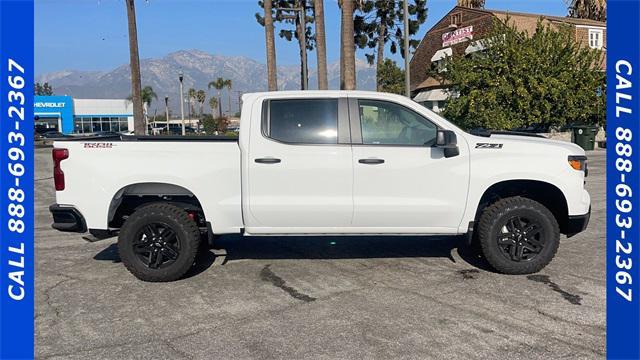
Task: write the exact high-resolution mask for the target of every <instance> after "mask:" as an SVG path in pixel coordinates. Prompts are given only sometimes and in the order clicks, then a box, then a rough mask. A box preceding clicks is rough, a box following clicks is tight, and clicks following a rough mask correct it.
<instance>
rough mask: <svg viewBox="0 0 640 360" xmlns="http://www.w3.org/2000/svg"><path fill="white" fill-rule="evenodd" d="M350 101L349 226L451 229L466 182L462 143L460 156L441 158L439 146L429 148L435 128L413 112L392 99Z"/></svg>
mask: <svg viewBox="0 0 640 360" xmlns="http://www.w3.org/2000/svg"><path fill="white" fill-rule="evenodd" d="M349 102H350V113H351V122H352V125H351V126H352V135H351V136H352V138H353V143H354V144H353V166H354V185H353V189H354V190H353V191H354V194H353V198H354V218H353V226H354V227H363V228H389V229H385V230H384V231H383V230H382V229H380V231H381V232H396V231H397V232H398V233H455V232H456V231H457V228H458V226H459V224H460V221H461V219H462V216H463V213H464V209H465V204H466V199H467V191H468V187H469V184H468V182H469V155H468V154H469V151H468V148H467V146H466V144H462V143H461V142H460V141H459V147H460V155H458V156H455V157H450V158H445V157H444V150H443V149H439V148H436V147H433V145H434V144H435V140H436V132H437V130H438V127H437V126H436V124H434V123H433V122H431V121H430V120H429V119H427V118H426V117H424V116H423V115H421V114H419V113H418V112H416V111H413V110H412V109H410V108H408V107H405V106H404V105H401V104H398V103H394V102H391V101H384V100H373V99H372V100H369V99H355V98H350V99H349ZM459 140H460V139H459ZM394 229H395V230H394ZM371 231H372V229H369V230H367V232H371Z"/></svg>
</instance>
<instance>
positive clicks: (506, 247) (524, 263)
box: [478, 196, 560, 274]
mask: <svg viewBox="0 0 640 360" xmlns="http://www.w3.org/2000/svg"><path fill="white" fill-rule="evenodd" d="M478 239H479V241H480V246H481V248H482V253H483V255H484V257H485V258H486V259H487V261H488V262H489V264H490V265H491V266H492V267H493V268H495V269H496V270H497V271H499V272H501V273H505V274H531V273H535V272H538V271H540V270H542V268H544V267H545V266H547V264H549V263H550V262H551V260H552V259H553V257H554V256H555V254H556V251H557V250H558V245H559V243H560V229H559V226H558V222H557V221H556V219H555V217H554V216H553V214H552V213H551V211H549V209H547V208H546V207H544V206H543V205H542V204H540V203H538V202H536V201H534V200H531V199H527V198H523V197H519V196H515V197H510V198H505V199H502V200H499V201H497V202H495V203H494V204H492V205H490V206H489V207H487V208H486V209H485V210H484V212H483V213H482V215H481V217H480V223H479V226H478Z"/></svg>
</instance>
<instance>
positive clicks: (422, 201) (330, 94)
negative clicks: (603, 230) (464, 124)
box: [51, 91, 590, 281]
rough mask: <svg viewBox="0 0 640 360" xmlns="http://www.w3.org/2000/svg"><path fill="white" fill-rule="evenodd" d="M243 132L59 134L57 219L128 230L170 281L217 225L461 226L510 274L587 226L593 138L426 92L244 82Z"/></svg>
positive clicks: (298, 229)
mask: <svg viewBox="0 0 640 360" xmlns="http://www.w3.org/2000/svg"><path fill="white" fill-rule="evenodd" d="M242 104H243V108H242V117H241V122H240V128H241V131H240V136H239V138H225V137H203V136H198V137H186V138H180V137H158V138H154V137H122V139H121V140H113V139H106V140H102V141H101V140H100V139H95V140H83V139H78V140H70V141H56V142H55V143H54V149H53V157H54V178H55V186H56V190H57V192H56V201H57V203H56V204H54V205H52V206H51V212H52V214H53V218H54V224H53V227H54V228H56V229H58V230H62V231H76V232H85V231H89V232H90V233H91V234H93V235H94V236H95V237H98V238H105V237H109V236H113V235H116V234H118V235H119V240H118V247H119V251H120V256H121V258H122V262H123V263H124V265H125V266H126V267H127V268H128V269H129V270H130V271H131V272H132V273H133V274H134V275H135V276H137V277H138V278H140V279H142V280H147V281H170V280H175V279H178V278H180V277H181V276H182V275H184V274H185V272H186V271H187V270H189V268H190V267H191V266H192V264H193V262H194V258H195V256H196V252H197V249H198V246H199V243H200V241H201V239H205V240H208V241H210V242H211V241H213V239H214V236H213V235H214V234H215V235H217V234H230V233H243V234H244V235H245V236H259V235H293V234H296V235H324V234H331V235H353V234H370V235H389V234H394V235H397V234H406V235H416V234H419V235H435V234H437V235H461V234H467V237H468V239H469V241H473V240H476V241H477V242H478V243H479V244H480V245H481V249H482V253H483V254H484V256H485V257H486V259H487V260H488V262H489V263H490V264H491V265H492V266H493V267H494V268H495V269H496V270H498V271H500V272H503V273H507V274H526V273H533V272H537V271H539V270H540V269H542V268H543V267H544V266H546V265H547V264H548V263H549V262H550V261H551V259H552V258H553V256H554V255H555V253H556V250H557V248H558V245H559V240H560V234H561V233H562V234H566V235H568V236H571V235H573V234H576V233H578V232H580V231H582V230H584V229H585V227H586V225H587V223H588V220H589V213H590V198H589V194H588V193H587V191H586V190H585V189H584V181H585V177H586V175H587V166H586V157H585V152H584V150H582V149H581V148H580V147H578V146H576V145H574V144H571V143H566V142H560V141H551V140H547V139H544V138H540V137H535V136H523V135H522V134H515V135H505V134H495V133H494V134H489V133H487V134H485V135H484V136H478V135H472V134H469V133H466V132H464V131H463V130H461V129H459V128H458V127H456V126H455V125H453V124H451V123H450V122H448V121H447V120H445V119H443V118H442V117H440V116H439V115H437V114H435V113H433V112H431V111H429V110H428V109H426V108H424V107H423V106H421V105H419V104H417V103H415V102H413V101H412V100H410V99H408V98H406V97H402V96H398V95H392V94H386V93H375V92H360V91H303V92H301V91H293V92H286V91H283V92H268V93H253V94H245V95H244V96H243V99H242Z"/></svg>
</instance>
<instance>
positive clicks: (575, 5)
mask: <svg viewBox="0 0 640 360" xmlns="http://www.w3.org/2000/svg"><path fill="white" fill-rule="evenodd" d="M565 3H566V4H567V7H568V10H569V13H568V15H567V16H569V17H573V18H581V19H591V20H597V21H607V1H606V0H565Z"/></svg>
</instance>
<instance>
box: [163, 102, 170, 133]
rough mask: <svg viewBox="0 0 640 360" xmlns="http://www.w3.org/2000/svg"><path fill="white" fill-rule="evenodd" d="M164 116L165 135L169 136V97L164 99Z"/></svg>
mask: <svg viewBox="0 0 640 360" xmlns="http://www.w3.org/2000/svg"><path fill="white" fill-rule="evenodd" d="M164 116H166V118H165V120H167V134H169V97H168V96H165V97H164Z"/></svg>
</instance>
